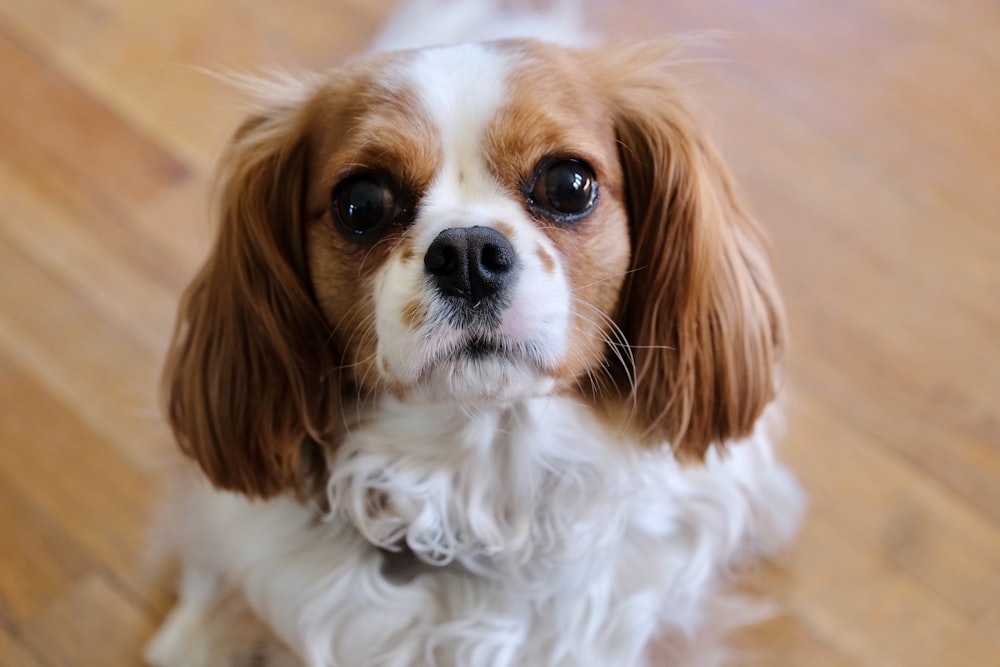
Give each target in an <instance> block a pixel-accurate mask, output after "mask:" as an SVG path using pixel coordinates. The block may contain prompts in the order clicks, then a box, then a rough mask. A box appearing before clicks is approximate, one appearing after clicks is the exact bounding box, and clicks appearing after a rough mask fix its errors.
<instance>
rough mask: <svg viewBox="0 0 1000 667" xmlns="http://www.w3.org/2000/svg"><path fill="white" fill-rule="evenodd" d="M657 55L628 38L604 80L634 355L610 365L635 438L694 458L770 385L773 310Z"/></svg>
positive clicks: (777, 343)
mask: <svg viewBox="0 0 1000 667" xmlns="http://www.w3.org/2000/svg"><path fill="white" fill-rule="evenodd" d="M669 58H670V53H669V50H668V49H664V48H663V47H662V46H660V47H652V48H651V47H645V48H640V49H637V50H635V51H633V52H631V53H630V54H627V55H626V57H625V61H623V62H621V63H618V67H617V69H618V74H617V75H616V77H615V80H614V82H612V83H610V84H609V89H610V90H613V91H614V93H613V95H614V102H613V104H614V108H615V109H616V110H617V111H616V113H617V119H616V132H617V135H618V140H619V145H620V159H621V163H622V166H623V169H624V172H625V182H626V188H625V194H626V198H627V208H628V215H629V219H630V228H631V229H630V232H631V236H632V253H633V256H632V262H631V266H630V272H629V274H628V277H627V279H626V284H625V288H624V294H623V299H622V301H621V304H620V307H619V313H618V317H617V322H618V324H619V326H620V327H621V328H622V330H623V332H624V334H625V336H626V338H627V339H628V342H629V343H630V344H631V345H632V346H633V347H632V352H633V355H634V366H635V367H634V370H633V369H625V368H623V367H621V365H619V373H618V378H619V380H618V381H619V389H620V391H621V395H622V397H623V398H625V399H627V400H629V401H631V402H632V406H631V409H632V410H633V412H634V420H635V421H634V423H635V425H636V426H637V427H638V430H639V431H640V433H641V434H642V435H643V436H644V438H645V439H649V440H654V441H660V442H662V441H664V440H665V441H669V442H670V443H671V444H672V446H673V447H674V449H675V450H676V451H677V452H679V453H681V454H683V455H688V456H693V457H696V458H701V457H702V456H704V454H705V452H706V451H707V450H708V449H709V447H710V446H711V445H712V444H716V443H718V444H722V443H725V442H726V441H727V440H730V439H732V438H737V437H740V436H744V435H747V434H748V433H749V432H750V431H751V430H752V429H753V425H754V423H755V422H756V420H757V418H758V417H759V416H760V414H761V411H762V410H763V409H764V407H765V406H766V405H767V403H768V402H769V401H771V400H772V398H773V397H774V393H775V383H776V377H775V363H776V361H777V357H778V356H779V353H780V351H781V348H782V346H783V344H784V337H785V335H784V317H783V313H782V306H781V302H780V299H779V296H778V293H777V291H776V289H775V284H774V279H773V277H772V274H771V269H770V267H769V262H768V258H767V249H766V245H765V242H764V240H763V237H762V233H761V231H760V229H759V228H758V227H757V225H756V224H755V223H754V222H753V221H752V220H750V219H749V218H748V217H747V215H746V214H745V213H744V211H743V209H742V208H741V207H740V205H739V203H738V202H737V201H736V198H735V196H734V193H733V188H732V185H731V182H730V178H729V175H728V173H727V171H726V169H725V167H724V165H723V163H722V161H721V160H720V158H719V156H718V155H717V153H716V151H715V149H714V148H713V146H712V145H711V143H710V142H709V140H708V138H707V137H706V136H705V135H704V133H703V131H702V130H701V128H700V127H699V126H698V124H697V123H696V122H695V120H694V118H693V117H692V114H691V113H690V111H689V110H688V109H687V108H686V107H685V105H684V104H683V102H682V101H681V100H680V99H679V98H678V93H677V87H676V86H675V85H673V84H672V83H671V81H670V79H671V77H670V76H669V74H668V71H667V66H666V62H667V60H669ZM622 71H626V72H629V74H627V75H624V76H623V75H622V74H621V72H622Z"/></svg>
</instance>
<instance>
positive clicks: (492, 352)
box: [454, 336, 511, 359]
mask: <svg viewBox="0 0 1000 667" xmlns="http://www.w3.org/2000/svg"><path fill="white" fill-rule="evenodd" d="M454 354H455V357H457V358H459V359H463V358H464V359H484V358H486V357H501V358H510V356H511V355H510V353H509V351H508V350H507V349H506V347H505V346H504V345H503V344H502V343H501V342H499V341H496V340H491V339H489V338H483V337H480V336H473V337H471V338H470V339H469V340H467V341H466V342H465V344H464V345H462V346H460V347H459V348H458V349H457V350H456V351H455V353H454Z"/></svg>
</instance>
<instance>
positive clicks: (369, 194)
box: [333, 175, 403, 236]
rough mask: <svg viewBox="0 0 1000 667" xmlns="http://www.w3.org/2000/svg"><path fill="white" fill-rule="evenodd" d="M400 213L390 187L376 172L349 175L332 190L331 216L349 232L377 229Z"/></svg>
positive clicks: (370, 231)
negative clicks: (374, 173) (375, 174)
mask: <svg viewBox="0 0 1000 667" xmlns="http://www.w3.org/2000/svg"><path fill="white" fill-rule="evenodd" d="M402 213H403V210H402V208H401V207H400V204H399V200H398V198H397V197H396V194H395V193H394V192H393V190H392V188H390V187H389V186H388V185H387V184H386V183H385V182H384V181H383V180H382V179H380V178H378V177H377V176H368V175H364V176H351V177H349V178H347V179H345V180H344V181H342V182H341V183H340V185H338V186H337V187H336V188H334V190H333V217H334V219H335V220H336V221H337V224H338V225H340V228H341V229H343V230H344V231H346V232H348V233H349V234H356V235H359V236H360V235H364V234H370V233H372V232H376V231H380V230H382V229H384V228H385V227H387V226H388V225H390V224H392V223H393V222H394V221H395V220H396V219H397V218H399V217H400V216H401V215H402Z"/></svg>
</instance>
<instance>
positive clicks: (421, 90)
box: [407, 44, 510, 207]
mask: <svg viewBox="0 0 1000 667" xmlns="http://www.w3.org/2000/svg"><path fill="white" fill-rule="evenodd" d="M509 58H510V56H509V55H507V54H504V53H502V52H500V51H499V50H497V49H495V48H492V47H490V46H489V45H483V44H463V45H460V46H449V47H440V48H433V49H428V50H425V51H422V52H421V53H419V54H418V55H417V57H416V58H415V59H414V61H413V62H412V63H411V64H410V66H409V68H408V70H407V76H408V78H409V79H410V85H411V86H412V90H413V92H414V93H415V94H416V95H417V98H418V100H419V101H420V104H421V106H422V107H423V109H424V112H425V113H426V114H427V117H428V118H429V119H430V121H431V122H432V123H433V124H434V126H435V127H436V129H437V131H438V134H439V137H440V140H441V141H440V148H441V151H442V157H443V162H442V165H441V170H440V172H439V173H438V175H437V178H436V179H435V182H434V184H433V185H432V187H431V190H430V192H428V193H427V194H428V195H429V197H430V200H429V201H427V202H425V204H430V205H432V206H433V205H435V204H439V205H442V206H448V207H452V206H463V205H468V204H472V203H475V204H482V203H484V199H486V200H488V199H490V198H494V197H496V196H497V195H498V194H500V193H499V188H498V187H497V184H496V181H495V179H494V178H493V176H492V175H491V174H490V173H489V170H488V169H487V166H486V162H485V159H484V157H483V138H484V136H485V133H486V131H487V129H488V127H489V125H490V123H491V122H492V121H493V119H494V118H495V117H496V115H497V112H498V111H499V110H500V108H501V106H502V105H503V104H504V101H505V99H506V94H507V90H506V88H507V75H508V72H509V70H510V63H509Z"/></svg>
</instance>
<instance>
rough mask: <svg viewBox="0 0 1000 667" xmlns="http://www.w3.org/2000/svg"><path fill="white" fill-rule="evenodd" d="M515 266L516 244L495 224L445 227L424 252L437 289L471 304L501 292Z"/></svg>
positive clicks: (508, 281)
mask: <svg viewBox="0 0 1000 667" xmlns="http://www.w3.org/2000/svg"><path fill="white" fill-rule="evenodd" d="M516 265H517V254H516V253H515V252H514V247H513V246H512V245H511V244H510V241H508V240H507V238H506V237H505V236H504V235H503V234H501V233H500V232H498V231H497V230H495V229H493V228H492V227H458V228H454V229H446V230H444V231H443V232H441V233H440V234H438V237H437V238H436V239H434V242H433V243H431V247H430V248H428V249H427V254H426V255H424V268H425V269H427V273H428V274H429V275H430V276H431V277H432V279H433V280H434V284H435V286H436V287H437V288H438V290H440V291H441V292H442V293H443V294H446V295H448V296H453V297H458V298H462V299H465V300H467V301H469V302H470V303H471V304H472V305H476V304H478V303H480V302H481V301H484V300H487V299H490V298H492V297H495V296H497V295H499V294H501V293H502V292H503V290H504V288H505V287H506V286H507V285H508V284H509V283H510V282H511V280H512V278H513V276H514V273H515V271H514V269H515V268H516Z"/></svg>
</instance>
